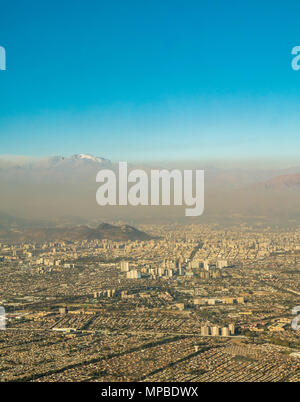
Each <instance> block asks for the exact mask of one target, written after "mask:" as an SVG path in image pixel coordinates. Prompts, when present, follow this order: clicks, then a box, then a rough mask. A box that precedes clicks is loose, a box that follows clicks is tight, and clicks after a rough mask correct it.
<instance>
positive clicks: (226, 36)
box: [0, 0, 300, 163]
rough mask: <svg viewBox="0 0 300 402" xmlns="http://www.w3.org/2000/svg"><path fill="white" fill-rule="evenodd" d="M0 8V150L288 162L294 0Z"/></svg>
mask: <svg viewBox="0 0 300 402" xmlns="http://www.w3.org/2000/svg"><path fill="white" fill-rule="evenodd" d="M245 3H246V4H245ZM0 13H1V25H0V45H1V46H4V47H5V48H6V52H7V71H0V94H1V97H0V138H1V142H0V153H1V154H19V155H30V156H43V155H56V154H64V155H70V154H74V153H81V152H84V153H91V154H96V155H100V156H103V157H106V158H110V159H112V160H119V159H123V160H128V161H143V160H146V161H147V160H153V159H156V160H176V159H180V160H185V159H189V160H191V159H192V160H195V159H197V160H198V159H199V160H209V159H213V160H217V159H220V160H226V159H227V160H231V159H233V160H237V161H238V160H241V161H245V160H247V159H250V160H258V159H260V160H262V159H266V160H276V159H280V160H283V161H288V162H290V163H296V161H297V159H298V154H299V151H298V150H299V147H300V135H299V134H300V133H299V130H300V113H299V110H300V71H293V70H292V68H291V60H292V55H291V50H292V48H293V47H294V46H297V45H299V46H300V24H299V16H300V2H299V1H298V0H294V1H291V0H285V1H275V2H274V1H263V2H262V1H261V0H259V1H257V0H252V1H247V2H242V1H233V0H227V1H224V0H220V1H216V0H201V1H200V0H197V1H191V0H185V1H183V0H181V1H177V0H163V1H161V0H151V1H146V0H144V1H141V0H139V1H138V0H137V1H132V0H126V1H124V0H109V1H102V0H95V1H92V0H87V1H82V0H81V1H76V0H72V1H70V0H69V1H66V0H59V1H58V0H52V1H51V2H50V1H48V0H47V1H46V0H45V1H40V0H28V1H26V2H25V1H22V0H20V1H17V0H10V1H6V2H4V1H2V2H0Z"/></svg>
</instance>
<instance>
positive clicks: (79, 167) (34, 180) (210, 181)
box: [0, 154, 300, 225]
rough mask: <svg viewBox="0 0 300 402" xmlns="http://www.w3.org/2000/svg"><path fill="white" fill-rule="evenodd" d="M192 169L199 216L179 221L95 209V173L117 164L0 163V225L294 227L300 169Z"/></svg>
mask: <svg viewBox="0 0 300 402" xmlns="http://www.w3.org/2000/svg"><path fill="white" fill-rule="evenodd" d="M136 167H139V168H141V167H143V168H144V169H145V170H146V171H147V169H148V170H149V169H150V167H149V164H148V165H147V166H141V165H138V166H137V165H134V164H131V165H129V170H130V169H134V168H136ZM152 167H153V168H154V167H155V168H161V167H163V166H157V165H153V166H152ZM176 167H177V166H176V165H173V166H172V168H176ZM194 168H198V169H199V168H201V169H204V171H205V210H204V213H203V215H202V216H200V217H198V218H196V217H195V218H194V217H187V218H184V214H183V207H180V206H171V207H165V206H154V207H153V206H146V207H145V206H138V207H132V206H103V207H100V206H99V205H97V203H96V191H97V183H96V175H97V173H98V172H99V170H102V169H112V170H115V171H116V170H117V163H114V162H111V161H110V160H109V159H107V158H104V157H96V156H93V155H90V154H77V155H73V156H71V157H64V156H55V157H48V158H40V159H39V158H34V159H29V158H26V157H18V158H17V157H11V156H6V157H2V158H0V186H1V189H2V191H1V193H2V196H1V212H2V214H3V217H2V224H3V223H4V216H5V215H6V216H7V215H11V218H12V221H11V222H12V223H17V222H18V221H19V222H22V219H25V220H27V221H30V220H33V221H38V220H40V221H44V222H48V223H49V222H53V223H54V222H55V223H57V222H59V221H61V222H65V223H70V224H76V223H80V222H82V223H88V222H93V221H94V222H96V221H97V220H98V221H99V220H114V221H116V220H122V221H127V222H135V223H145V222H150V221H155V220H160V221H165V222H172V221H174V222H176V221H186V222H189V221H193V222H194V221H198V222H208V221H209V222H215V223H217V222H218V223H228V222H229V221H230V220H232V221H233V222H238V221H241V222H242V221H249V220H252V221H256V222H265V223H270V222H273V223H276V224H287V225H289V224H293V223H295V222H299V219H300V214H299V210H298V205H299V201H300V167H293V168H287V169H246V168H223V169H222V168H213V167H205V166H201V164H200V163H199V164H198V165H194ZM13 218H14V219H13ZM0 224H1V218H0Z"/></svg>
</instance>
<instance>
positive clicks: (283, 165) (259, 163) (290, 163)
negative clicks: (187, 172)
mask: <svg viewBox="0 0 300 402" xmlns="http://www.w3.org/2000/svg"><path fill="white" fill-rule="evenodd" d="M75 155H90V156H93V157H98V158H103V159H106V160H108V161H110V162H111V163H118V162H120V161H126V162H128V163H130V164H136V165H145V166H151V164H155V165H161V166H166V167H170V168H171V167H172V166H175V167H180V168H188V167H196V166H199V164H200V166H203V167H205V168H218V169H222V168H223V169H249V170H285V169H291V168H296V167H300V161H299V158H298V157H297V156H295V157H294V158H289V159H288V160H284V159H275V158H263V157H261V158H253V159H243V160H241V159H239V158H237V159H231V160H226V159H213V158H212V159H204V158H199V159H195V160H184V159H177V160H171V159H170V160H159V159H156V160H155V159H152V160H151V159H146V160H129V159H128V158H126V155H124V157H123V158H121V159H120V160H114V159H111V158H110V157H109V156H107V155H104V154H103V153H100V154H98V153H92V152H78V153H68V154H63V153H59V152H58V153H56V154H53V155H49V154H48V155H47V154H45V155H39V156H38V155H17V154H0V161H1V160H2V161H5V162H6V161H7V162H11V163H18V164H23V163H24V164H26V163H30V162H38V161H41V160H47V159H49V158H55V157H59V156H60V157H64V158H71V157H72V156H75Z"/></svg>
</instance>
